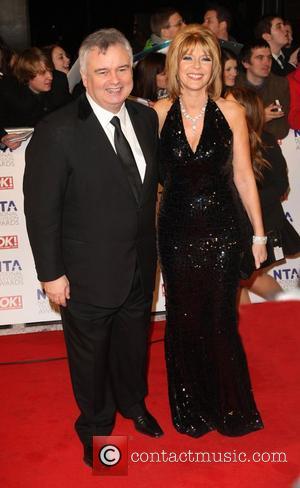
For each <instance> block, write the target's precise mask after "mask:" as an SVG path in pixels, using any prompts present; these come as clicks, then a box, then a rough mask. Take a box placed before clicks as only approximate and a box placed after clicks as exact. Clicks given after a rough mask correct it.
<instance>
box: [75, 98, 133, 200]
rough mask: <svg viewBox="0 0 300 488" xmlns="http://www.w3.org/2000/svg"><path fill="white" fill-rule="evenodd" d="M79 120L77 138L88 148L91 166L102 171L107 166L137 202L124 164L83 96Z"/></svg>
mask: <svg viewBox="0 0 300 488" xmlns="http://www.w3.org/2000/svg"><path fill="white" fill-rule="evenodd" d="M78 118H79V131H78V135H77V137H78V140H79V141H80V145H82V147H84V148H86V157H87V159H88V160H89V163H90V164H91V166H93V167H96V168H97V167H99V170H100V168H105V165H106V166H107V167H108V168H109V169H110V171H113V173H114V175H115V177H116V178H117V179H118V181H119V183H120V184H122V185H123V186H124V187H125V188H126V189H127V190H128V192H129V193H130V195H131V197H132V198H133V200H134V201H135V202H136V200H135V197H134V195H133V193H132V189H131V186H130V184H129V182H128V178H127V177H126V175H125V174H124V170H123V167H122V164H121V162H120V160H119V158H118V156H117V154H116V153H115V151H114V148H113V147H112V145H111V143H110V141H109V139H108V137H107V135H106V133H105V131H104V129H103V128H102V125H101V124H100V122H99V121H98V119H97V117H96V115H95V114H94V112H93V109H92V107H91V105H90V104H89V102H88V100H87V98H86V96H85V95H83V96H81V97H80V99H79V101H78ZM124 176H125V177H124Z"/></svg>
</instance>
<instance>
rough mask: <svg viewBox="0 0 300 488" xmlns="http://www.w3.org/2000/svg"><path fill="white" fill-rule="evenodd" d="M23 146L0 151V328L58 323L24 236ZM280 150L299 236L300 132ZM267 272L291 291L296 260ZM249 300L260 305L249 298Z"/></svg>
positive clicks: (159, 299) (299, 265)
mask: <svg viewBox="0 0 300 488" xmlns="http://www.w3.org/2000/svg"><path fill="white" fill-rule="evenodd" d="M26 145H27V142H24V143H23V144H22V146H21V147H20V148H19V149H17V150H16V151H13V152H10V151H8V150H7V151H6V152H2V151H0V325H10V324H21V323H36V322H50V321H54V320H60V315H59V313H57V312H56V311H54V310H53V309H52V308H51V306H50V304H49V301H48V299H47V297H46V296H45V295H44V293H43V291H42V289H41V286H40V283H39V281H38V280H37V278H36V272H35V267H34V261H33V257H32V253H31V249H30V245H29V241H28V237H27V232H26V225H25V217H24V213H23V191H22V181H23V173H24V153H25V149H26ZM282 151H283V154H284V156H285V158H286V160H287V163H288V167H289V179H290V186H291V192H290V194H289V198H288V200H287V201H286V202H284V208H285V212H286V217H287V218H288V219H289V220H290V222H291V223H292V225H293V226H294V227H295V229H296V230H297V232H299V233H300V211H299V201H300V184H299V183H300V158H299V155H300V131H290V133H289V135H288V137H286V138H285V139H284V140H283V141H282ZM32 191H34V188H33V189H32ZM49 191H51V189H49ZM45 198H47V196H46V195H45ZM270 273H271V274H272V275H273V276H274V277H275V278H276V279H277V280H278V281H279V282H280V284H281V286H282V287H283V288H284V289H285V290H290V289H292V288H295V287H296V286H297V285H298V282H299V277H300V258H298V259H292V260H291V259H290V260H286V262H284V263H283V264H282V265H280V266H277V267H276V268H273V269H272V271H271V272H270ZM252 298H253V300H254V301H259V299H258V298H257V297H255V296H254V295H253V297H252ZM164 310H165V303H164V293H163V284H162V280H161V276H160V273H159V271H158V273H157V287H156V291H155V295H154V301H153V312H164Z"/></svg>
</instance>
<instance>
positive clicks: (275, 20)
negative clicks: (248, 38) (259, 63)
mask: <svg viewBox="0 0 300 488" xmlns="http://www.w3.org/2000/svg"><path fill="white" fill-rule="evenodd" d="M255 36H256V38H257V39H260V38H262V39H264V40H265V41H267V43H268V44H269V46H270V49H271V54H272V67H271V71H272V73H274V74H275V75H277V76H286V75H288V74H289V73H291V72H292V71H294V69H295V66H293V65H292V64H291V63H290V62H289V59H288V58H287V57H286V56H285V54H284V52H283V48H284V47H285V46H286V45H287V43H288V35H287V30H286V27H285V24H284V21H283V19H282V18H281V17H277V16H276V15H266V16H264V17H262V18H261V19H260V20H259V22H258V23H257V25H256V28H255Z"/></svg>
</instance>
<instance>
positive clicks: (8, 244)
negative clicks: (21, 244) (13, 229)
mask: <svg viewBox="0 0 300 488" xmlns="http://www.w3.org/2000/svg"><path fill="white" fill-rule="evenodd" d="M17 248H18V236H0V249H17Z"/></svg>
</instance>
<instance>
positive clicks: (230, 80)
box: [223, 59, 238, 86]
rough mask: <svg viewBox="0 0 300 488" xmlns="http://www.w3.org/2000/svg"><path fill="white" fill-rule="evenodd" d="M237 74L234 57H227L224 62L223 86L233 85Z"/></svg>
mask: <svg viewBox="0 0 300 488" xmlns="http://www.w3.org/2000/svg"><path fill="white" fill-rule="evenodd" d="M237 74H238V66H237V62H236V60H235V59H227V61H226V62H225V67H224V73H223V77H224V85H225V86H234V85H235V80H236V77H237Z"/></svg>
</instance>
